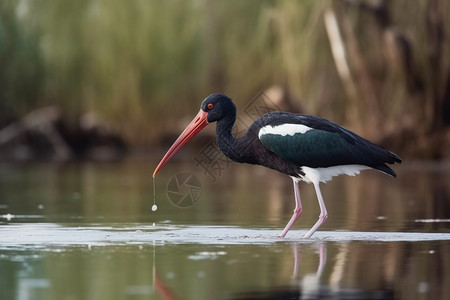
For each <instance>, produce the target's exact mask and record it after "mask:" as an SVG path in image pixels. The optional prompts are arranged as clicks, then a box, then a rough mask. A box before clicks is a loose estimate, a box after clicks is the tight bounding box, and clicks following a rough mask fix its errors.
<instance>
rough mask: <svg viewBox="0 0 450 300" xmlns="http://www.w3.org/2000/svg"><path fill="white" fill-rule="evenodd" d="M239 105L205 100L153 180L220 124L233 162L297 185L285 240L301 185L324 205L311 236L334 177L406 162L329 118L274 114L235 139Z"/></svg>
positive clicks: (222, 143) (298, 209)
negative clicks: (324, 184)
mask: <svg viewBox="0 0 450 300" xmlns="http://www.w3.org/2000/svg"><path fill="white" fill-rule="evenodd" d="M235 121H236V107H235V105H234V104H233V102H232V100H231V99H230V98H229V97H227V96H225V95H222V94H212V95H210V96H208V97H207V98H206V99H205V100H203V102H202V105H201V108H200V111H199V112H198V114H197V116H195V118H194V119H193V120H192V121H191V123H190V124H189V125H188V126H187V127H186V129H185V130H184V131H183V132H182V133H181V135H180V136H179V137H178V138H177V140H176V141H175V142H174V143H173V145H172V146H171V147H170V149H169V150H168V151H167V153H166V154H165V155H164V157H163V158H162V160H161V162H160V163H159V164H158V166H157V167H156V169H155V171H154V173H153V177H155V175H156V174H157V173H158V171H159V170H160V169H161V168H162V166H164V164H165V163H166V162H167V161H168V160H169V159H170V158H171V157H172V156H174V155H175V153H177V152H178V150H180V149H181V148H182V147H183V146H184V145H185V144H186V143H187V142H188V141H189V140H190V139H191V138H193V137H194V136H195V135H196V134H197V133H198V132H199V131H200V130H201V129H202V128H204V127H205V126H206V125H208V124H209V123H212V122H217V126H216V134H217V144H218V146H219V148H220V150H221V151H222V152H223V153H224V154H225V155H226V156H227V157H229V158H230V159H231V160H233V161H236V162H239V163H248V164H255V165H262V166H264V167H267V168H270V169H273V170H276V171H278V172H281V173H283V174H286V175H289V176H290V177H291V178H292V181H293V183H294V194H295V209H294V213H293V215H292V217H291V219H290V220H289V222H288V224H287V225H286V227H285V228H284V230H283V231H282V233H281V234H280V237H284V236H285V235H286V233H287V232H288V231H289V229H290V228H291V226H292V225H293V224H294V223H295V221H296V220H297V219H298V217H299V216H300V214H301V213H302V203H301V199H300V191H299V188H298V182H299V181H300V180H303V181H306V182H308V183H313V185H314V188H315V190H316V194H317V199H318V201H319V206H320V215H319V219H318V221H317V222H316V223H315V224H314V226H313V227H312V228H311V229H310V230H309V231H308V232H307V233H306V235H305V236H304V237H305V238H309V237H311V236H312V235H313V233H314V232H315V231H316V230H317V228H319V227H320V226H321V225H322V224H323V223H324V222H325V221H326V219H327V217H328V213H327V209H326V207H325V203H324V201H323V198H322V193H321V191H320V186H319V184H320V183H321V182H327V181H329V180H330V179H331V178H332V177H333V176H337V175H341V174H347V175H351V176H353V175H356V174H359V172H360V171H361V170H365V169H376V170H379V171H381V172H383V173H386V174H388V175H391V176H393V177H396V176H397V175H396V174H395V172H394V171H393V170H392V169H391V168H389V167H388V166H387V165H386V164H393V163H395V162H399V163H400V162H401V158H400V157H399V156H398V155H396V154H394V153H392V152H390V151H388V150H386V149H384V148H383V147H381V146H378V145H375V144H373V143H371V142H369V141H368V140H366V139H364V138H362V137H360V136H358V135H357V134H355V133H353V132H351V131H349V130H347V129H345V128H343V127H342V126H340V125H337V124H335V123H333V122H330V121H328V120H325V119H322V118H319V117H316V116H311V115H304V114H294V113H288V112H270V113H267V114H264V115H263V116H261V117H260V118H259V119H257V120H256V121H255V122H254V123H253V124H252V125H251V126H250V128H249V129H248V131H247V132H246V133H245V134H244V135H243V136H242V137H238V138H236V137H234V136H233V135H232V131H231V130H232V128H233V125H234V123H235Z"/></svg>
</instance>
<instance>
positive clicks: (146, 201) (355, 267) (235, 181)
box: [0, 158, 450, 299]
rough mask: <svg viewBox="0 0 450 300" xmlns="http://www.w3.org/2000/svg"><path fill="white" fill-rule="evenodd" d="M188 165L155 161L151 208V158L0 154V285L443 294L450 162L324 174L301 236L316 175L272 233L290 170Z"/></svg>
mask: <svg viewBox="0 0 450 300" xmlns="http://www.w3.org/2000/svg"><path fill="white" fill-rule="evenodd" d="M196 164H197V163H196V161H195V160H193V159H191V158H187V159H186V160H184V161H180V160H174V161H173V162H171V163H170V164H168V165H167V166H165V168H164V169H163V170H162V171H161V172H160V173H159V174H158V177H157V178H156V198H157V204H158V210H157V211H156V212H152V211H151V206H152V204H153V190H152V181H151V174H152V171H153V168H154V166H155V165H156V161H152V160H127V161H122V162H116V163H69V164H49V163H46V164H24V165H16V164H2V165H1V166H0V298H1V299H130V298H131V299H322V298H353V299H361V298H369V299H429V298H432V299H448V298H450V287H449V285H448V284H446V283H448V282H450V274H449V272H450V271H449V270H450V258H449V255H448V253H450V209H449V205H450V201H449V200H450V196H449V195H450V191H449V190H450V187H449V185H448V182H450V165H449V164H445V163H409V164H403V165H401V166H398V167H394V168H395V170H396V171H397V173H398V175H399V176H398V178H397V179H393V178H391V177H388V176H386V175H383V174H381V173H378V172H375V171H365V172H362V174H361V175H359V176H357V177H347V176H341V177H338V178H335V179H334V180H333V181H331V182H329V183H327V184H326V185H322V192H323V196H324V199H325V202H326V204H327V209H328V212H329V218H328V220H327V222H326V223H325V224H324V225H323V226H322V227H321V228H320V229H319V231H318V232H317V233H316V234H315V235H314V236H313V238H312V239H309V240H305V239H302V236H303V234H304V233H306V231H307V230H308V229H309V227H311V226H312V225H313V224H314V222H315V221H316V219H317V217H318V214H319V209H318V204H317V200H316V197H315V194H314V189H313V186H312V185H308V184H305V183H303V184H301V185H300V192H301V195H302V200H303V204H304V205H303V209H304V211H303V214H302V216H301V217H300V219H299V220H298V221H297V223H296V224H295V225H294V227H293V229H292V230H291V231H290V232H289V233H288V235H287V236H286V238H284V239H282V238H279V237H278V234H279V233H280V232H281V230H282V229H283V227H284V226H285V225H286V223H287V221H288V220H289V218H290V216H291V214H292V209H293V206H294V200H293V189H292V183H291V180H290V178H289V177H287V176H284V175H282V174H278V173H276V172H273V171H270V170H265V169H263V168H260V167H256V166H242V165H237V164H230V165H228V166H226V167H225V168H224V169H223V170H221V172H214V173H212V174H209V173H208V172H207V171H206V170H204V169H202V168H201V167H200V166H196ZM209 171H211V170H209ZM216 171H217V170H216ZM177 175H178V176H177ZM211 175H214V176H211ZM189 176H193V178H195V179H196V180H194V181H193V180H187V181H186V182H185V184H183V178H184V179H187V178H188V177H189ZM175 179H177V180H178V183H177V184H178V186H177V185H174V182H177V181H176V180H175ZM174 180H175V181H174Z"/></svg>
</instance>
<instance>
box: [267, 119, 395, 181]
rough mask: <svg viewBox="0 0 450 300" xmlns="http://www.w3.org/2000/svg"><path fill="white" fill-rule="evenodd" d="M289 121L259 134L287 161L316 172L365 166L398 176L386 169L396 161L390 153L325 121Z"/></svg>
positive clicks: (268, 127)
mask: <svg viewBox="0 0 450 300" xmlns="http://www.w3.org/2000/svg"><path fill="white" fill-rule="evenodd" d="M289 121H290V122H289V123H284V124H276V123H275V124H274V123H273V122H269V124H268V125H265V126H263V127H261V129H260V130H259V132H258V138H259V140H260V141H261V143H262V144H263V145H264V146H265V147H266V148H267V149H269V150H270V151H272V152H274V153H275V154H277V155H278V156H280V157H282V158H283V159H285V160H287V161H290V162H292V163H295V164H297V165H299V166H308V167H312V168H321V167H331V166H338V165H354V164H356V165H365V166H369V167H372V168H376V169H379V170H381V171H383V172H386V173H388V174H390V175H392V176H395V173H394V172H393V171H392V170H391V169H390V168H389V167H387V166H386V165H385V163H393V162H394V161H395V160H396V159H395V157H393V156H392V155H393V153H391V152H389V151H388V150H386V149H384V148H382V147H380V146H378V145H375V144H373V143H371V142H369V141H368V140H366V139H364V138H362V137H360V136H358V135H356V134H355V133H353V132H351V131H349V130H347V129H345V128H343V127H341V126H339V125H337V124H335V123H332V122H330V121H327V120H325V119H321V118H318V117H314V116H308V115H296V116H295V118H294V117H292V118H290V120H289ZM270 123H272V124H270ZM266 124H267V123H266Z"/></svg>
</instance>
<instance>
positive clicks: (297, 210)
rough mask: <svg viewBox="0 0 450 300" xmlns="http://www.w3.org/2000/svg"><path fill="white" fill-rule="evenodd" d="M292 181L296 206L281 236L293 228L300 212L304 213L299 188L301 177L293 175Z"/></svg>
mask: <svg viewBox="0 0 450 300" xmlns="http://www.w3.org/2000/svg"><path fill="white" fill-rule="evenodd" d="M291 178H292V181H293V182H294V194H295V208H294V214H293V215H292V217H291V219H290V220H289V223H287V225H286V227H285V228H284V230H283V232H282V233H281V234H280V237H285V236H286V233H287V232H288V231H289V229H291V226H292V225H293V224H294V223H295V221H297V219H298V217H300V214H301V213H302V199H300V191H299V189H298V181H299V179H297V178H295V177H291Z"/></svg>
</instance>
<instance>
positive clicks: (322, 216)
mask: <svg viewBox="0 0 450 300" xmlns="http://www.w3.org/2000/svg"><path fill="white" fill-rule="evenodd" d="M313 184H314V188H315V189H316V194H317V200H319V207H320V215H319V220H317V222H316V224H314V226H313V227H312V228H311V229H310V230H309V231H308V233H307V234H305V236H304V238H306V239H307V238H310V237H311V236H312V235H313V234H314V232H316V230H317V228H319V227H320V225H322V224H323V223H325V221H326V220H327V218H328V213H327V208H326V207H325V202H323V198H322V193H321V192H320V187H319V183H318V182H313Z"/></svg>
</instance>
